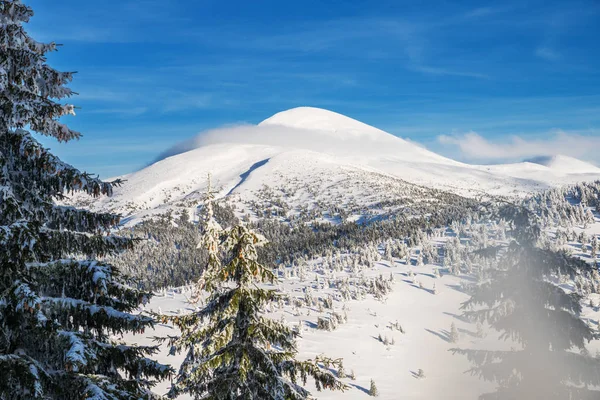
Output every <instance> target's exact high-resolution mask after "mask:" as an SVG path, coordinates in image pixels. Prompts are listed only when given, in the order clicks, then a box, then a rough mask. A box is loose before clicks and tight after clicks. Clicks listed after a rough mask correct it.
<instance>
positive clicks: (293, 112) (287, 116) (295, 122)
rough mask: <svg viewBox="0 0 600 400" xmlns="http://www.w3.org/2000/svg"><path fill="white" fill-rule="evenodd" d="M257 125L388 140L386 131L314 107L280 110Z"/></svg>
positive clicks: (388, 135) (337, 135)
mask: <svg viewBox="0 0 600 400" xmlns="http://www.w3.org/2000/svg"><path fill="white" fill-rule="evenodd" d="M258 125H259V126H269V125H277V126H285V127H289V128H295V129H305V130H311V131H315V130H316V131H321V132H327V133H329V134H331V135H330V136H334V137H337V138H338V139H345V138H362V139H366V138H369V139H373V140H382V139H383V140H389V138H390V137H393V135H390V134H389V133H387V132H384V131H382V130H381V129H377V128H375V127H373V126H370V125H367V124H365V123H363V122H360V121H357V120H355V119H352V118H350V117H346V116H345V115H342V114H338V113H336V112H334V111H329V110H325V109H322V108H316V107H296V108H291V109H289V110H286V111H281V112H279V113H277V114H275V115H273V116H272V117H270V118H267V119H265V120H264V121H262V122H261V123H260V124H258Z"/></svg>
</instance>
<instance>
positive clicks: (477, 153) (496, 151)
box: [437, 130, 600, 164]
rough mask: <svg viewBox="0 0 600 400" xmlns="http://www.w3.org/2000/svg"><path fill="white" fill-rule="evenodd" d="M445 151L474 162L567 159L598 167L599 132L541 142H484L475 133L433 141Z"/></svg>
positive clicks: (560, 133) (557, 136)
mask: <svg viewBox="0 0 600 400" xmlns="http://www.w3.org/2000/svg"><path fill="white" fill-rule="evenodd" d="M437 140H438V142H439V143H440V144H442V145H443V146H445V147H446V150H458V153H459V156H461V157H462V158H464V159H466V160H470V161H478V162H482V161H483V162H498V161H502V162H504V161H520V160H523V159H526V158H531V157H538V156H553V155H559V154H560V155H567V156H571V157H576V158H580V159H582V160H586V161H591V162H594V163H596V164H600V154H599V153H598V149H599V148H600V131H592V132H586V134H581V133H569V132H564V131H560V130H558V131H553V132H550V133H548V134H547V135H545V136H544V137H543V138H535V139H529V138H523V137H520V136H510V137H507V138H504V139H503V140H493V141H492V140H488V139H486V138H484V137H482V136H481V135H479V134H478V133H476V132H467V133H465V134H462V135H441V136H438V137H437Z"/></svg>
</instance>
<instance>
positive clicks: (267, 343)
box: [162, 225, 345, 400]
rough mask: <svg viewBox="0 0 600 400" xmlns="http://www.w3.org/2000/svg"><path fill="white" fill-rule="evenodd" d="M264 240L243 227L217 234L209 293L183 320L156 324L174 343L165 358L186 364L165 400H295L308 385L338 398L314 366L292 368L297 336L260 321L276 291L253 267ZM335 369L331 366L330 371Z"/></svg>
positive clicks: (329, 377)
mask: <svg viewBox="0 0 600 400" xmlns="http://www.w3.org/2000/svg"><path fill="white" fill-rule="evenodd" d="M263 243H264V238H263V237H262V236H260V235H258V234H256V233H254V232H252V231H251V230H249V229H247V228H245V227H243V226H239V225H238V226H235V227H233V228H231V229H230V230H227V231H225V232H224V233H223V234H222V246H223V248H224V250H225V251H224V252H220V251H216V249H215V251H214V252H212V253H211V254H214V255H218V254H221V253H224V257H225V258H224V260H223V261H222V263H218V262H217V261H218V259H216V258H214V257H211V260H213V261H211V262H209V264H208V266H207V268H206V270H205V272H204V274H203V277H202V279H201V280H200V282H201V283H202V284H204V285H205V287H207V288H210V289H211V290H210V294H209V297H208V299H207V300H206V303H205V305H204V307H202V308H201V309H200V310H199V311H196V312H194V313H191V314H189V315H184V316H175V317H171V316H163V317H162V320H163V321H164V322H170V323H173V324H174V325H175V326H176V327H177V328H178V329H179V330H180V331H181V336H180V337H172V338H167V339H162V340H167V341H168V342H169V344H170V345H171V346H172V350H171V351H172V352H174V353H175V352H181V351H185V352H186V353H187V356H186V358H185V360H184V362H183V364H182V366H181V368H180V370H179V373H178V375H177V379H176V381H175V382H174V384H173V386H172V389H171V391H170V392H169V395H170V397H172V398H175V397H177V396H178V395H180V394H182V393H188V394H190V395H192V396H193V397H194V398H196V399H211V400H212V399H214V400H234V399H245V400H253V399H264V400H268V399H272V400H284V399H289V400H300V399H306V398H308V397H309V392H308V391H307V390H306V389H304V388H303V387H302V386H300V384H299V382H302V383H306V380H307V379H308V378H309V377H312V378H313V379H314V380H315V382H316V385H317V389H318V390H321V389H323V388H327V389H338V390H343V389H344V387H345V386H344V385H343V384H342V383H341V382H339V381H338V380H337V379H336V378H335V377H334V376H333V374H331V373H330V372H329V371H326V370H323V369H321V367H320V366H319V363H320V362H321V363H323V362H328V363H329V364H331V362H330V361H327V359H316V360H314V361H311V360H308V361H297V360H295V356H296V353H297V350H296V344H295V339H296V337H297V335H298V334H297V333H296V332H295V331H294V330H292V329H291V328H289V327H288V326H286V325H285V324H283V323H281V322H277V321H274V320H272V319H269V318H267V317H265V316H263V315H262V313H263V310H264V308H265V306H266V305H267V304H268V303H271V302H274V301H276V300H277V299H278V297H279V295H278V293H277V292H276V291H274V290H271V289H266V288H263V287H262V285H263V284H266V283H273V282H274V280H275V275H274V274H273V272H272V271H271V270H270V269H268V268H266V267H265V266H263V265H262V264H260V263H259V262H258V255H257V252H256V248H257V247H258V246H261V245H262V244H263ZM333 364H334V366H335V362H334V363H333Z"/></svg>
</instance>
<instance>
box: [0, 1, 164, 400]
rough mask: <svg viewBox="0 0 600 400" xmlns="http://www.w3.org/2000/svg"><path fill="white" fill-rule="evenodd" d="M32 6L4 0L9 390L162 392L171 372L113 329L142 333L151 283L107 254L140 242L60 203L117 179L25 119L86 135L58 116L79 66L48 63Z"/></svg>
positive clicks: (54, 132)
mask: <svg viewBox="0 0 600 400" xmlns="http://www.w3.org/2000/svg"><path fill="white" fill-rule="evenodd" d="M32 15H33V11H32V10H31V8H30V7H28V6H26V5H24V4H22V3H21V1H19V0H2V1H0V332H1V335H0V376H1V378H0V398H2V399H38V398H39V399H82V398H95V399H107V400H121V399H131V400H133V399H140V398H145V399H149V398H153V397H155V396H154V395H152V393H151V392H150V387H151V386H152V384H153V380H154V379H156V378H158V379H160V378H164V377H166V376H168V375H169V374H170V373H171V370H170V368H169V367H166V366H163V365H160V364H158V363H156V362H154V361H152V360H150V359H149V358H147V356H148V355H150V354H152V353H154V352H155V351H157V348H156V347H155V346H148V347H142V346H130V345H127V344H125V343H122V342H118V341H117V340H115V339H113V335H115V334H124V333H128V332H143V331H144V329H146V328H148V327H152V325H153V319H152V318H149V317H146V316H142V315H139V314H137V313H135V310H137V308H138V306H139V305H140V304H142V303H145V302H146V301H147V300H148V299H149V297H150V294H149V293H144V292H140V291H137V290H134V289H131V288H129V287H128V286H126V285H125V283H126V282H125V279H124V278H123V277H122V276H121V275H120V274H119V271H118V270H117V269H116V268H115V267H113V266H111V265H109V264H107V263H104V262H101V261H97V259H98V258H101V257H104V256H107V255H111V254H116V253H118V252H120V251H121V250H123V249H127V248H131V247H132V244H133V243H132V241H131V240H129V239H125V238H121V237H117V236H114V235H111V234H110V229H111V228H112V227H115V226H116V225H118V223H119V217H118V216H116V215H112V214H97V213H92V212H89V211H85V210H79V209H75V208H72V207H65V206H59V205H56V204H55V203H54V199H57V198H58V199H60V198H61V197H63V195H64V194H65V193H67V192H73V191H80V192H84V193H87V194H89V195H92V196H100V195H110V194H111V193H112V184H110V183H105V182H102V181H100V180H99V179H97V178H94V177H92V176H90V175H89V174H86V173H82V172H80V171H78V170H77V169H75V168H73V167H71V166H70V165H67V164H65V163H63V162H62V161H60V160H59V159H58V158H57V157H55V156H54V155H52V154H51V153H50V152H49V151H48V150H47V149H45V148H43V147H42V146H41V145H40V143H39V142H38V141H37V140H36V139H35V138H34V137H33V136H32V135H31V134H30V133H29V132H28V131H26V130H25V129H24V128H29V129H31V130H32V131H34V132H36V133H38V134H41V135H45V136H49V137H53V138H55V139H57V140H58V141H60V142H66V141H69V140H72V139H77V138H79V136H80V134H79V133H78V132H76V131H73V130H71V129H69V128H68V127H67V126H66V125H64V124H62V123H60V122H59V121H58V118H60V117H61V116H63V115H66V114H74V112H73V110H74V107H73V106H72V105H64V104H61V103H59V101H60V100H61V99H64V98H66V97H69V96H70V95H72V94H73V92H71V90H70V89H69V88H68V87H66V86H65V85H66V84H68V83H69V82H70V81H71V79H72V76H73V74H72V73H68V72H59V71H56V70H54V69H52V68H51V67H50V66H48V65H47V64H46V54H47V53H48V52H52V51H55V50H56V44H54V43H49V44H45V43H39V42H37V41H35V40H34V39H32V38H31V37H30V36H28V34H27V33H26V31H25V30H24V28H23V24H24V23H26V22H28V21H29V19H30V18H31V17H32Z"/></svg>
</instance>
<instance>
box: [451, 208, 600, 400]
mask: <svg viewBox="0 0 600 400" xmlns="http://www.w3.org/2000/svg"><path fill="white" fill-rule="evenodd" d="M500 216H501V217H502V218H504V219H506V220H508V221H511V224H512V236H513V237H512V240H511V241H510V243H509V244H508V246H507V247H506V248H504V249H503V250H502V251H500V252H499V253H498V254H497V255H496V258H497V262H496V263H495V265H494V267H493V268H492V269H491V270H490V271H489V273H490V276H491V278H490V280H489V281H487V282H484V283H482V284H480V285H478V286H477V287H475V289H474V293H473V295H472V297H471V298H470V299H469V300H468V301H467V302H465V303H464V304H463V308H464V309H466V312H465V314H466V316H467V317H469V318H472V319H474V320H475V321H478V322H484V321H485V322H487V323H488V324H489V325H490V326H491V327H492V328H493V329H495V330H497V331H499V332H501V338H502V339H504V340H511V341H512V342H514V343H515V345H517V346H519V347H520V348H517V349H516V350H514V351H486V350H460V349H453V350H454V351H455V352H458V353H461V354H464V355H466V356H467V357H468V358H469V360H470V361H471V362H472V363H474V368H473V369H472V370H471V372H472V373H474V374H476V375H478V376H480V377H481V378H482V379H485V380H489V381H494V382H496V383H497V384H498V386H499V387H498V390H497V391H496V392H494V393H489V394H485V395H483V396H481V398H482V399H511V400H512V399H533V398H539V399H557V400H558V399H573V400H575V399H592V398H594V399H596V398H599V396H600V391H598V390H594V389H593V388H591V387H590V386H596V387H598V384H600V363H598V361H597V360H594V359H593V358H591V357H589V356H586V355H581V354H577V353H575V352H573V351H571V350H573V349H578V350H581V351H585V341H589V340H591V339H593V332H592V331H591V329H590V327H589V326H588V325H586V324H585V323H584V322H583V321H582V320H581V319H580V318H579V313H580V311H581V305H580V300H581V298H580V296H578V295H577V294H568V293H566V292H565V291H564V290H563V289H562V288H561V287H559V286H557V285H555V284H553V283H552V281H553V279H554V278H556V276H557V275H558V274H559V273H560V274H562V275H567V276H570V277H571V278H572V279H573V278H574V277H575V276H578V275H579V274H580V273H588V272H589V270H590V268H591V267H590V266H589V265H588V264H587V263H585V262H583V261H581V260H579V259H575V258H572V257H570V256H569V255H568V254H567V253H565V252H557V251H552V250H549V249H546V248H541V247H539V246H538V242H539V239H540V228H539V226H538V225H537V224H536V217H535V215H533V214H532V213H531V212H530V211H528V210H527V209H524V208H520V207H516V206H506V207H503V208H502V211H501V213H500ZM485 250H487V249H484V250H482V253H483V252H484V251H485ZM495 250H497V249H495ZM487 253H488V254H493V253H495V251H489V252H487Z"/></svg>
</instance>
